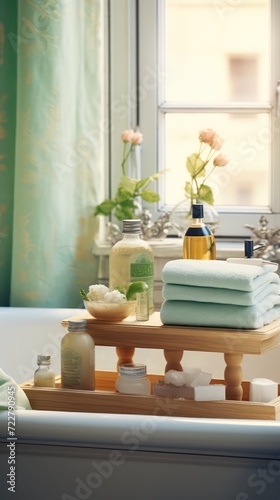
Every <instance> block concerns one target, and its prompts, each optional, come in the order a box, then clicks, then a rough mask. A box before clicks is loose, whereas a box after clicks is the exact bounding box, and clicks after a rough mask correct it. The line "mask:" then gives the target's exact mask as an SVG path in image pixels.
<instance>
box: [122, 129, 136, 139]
mask: <svg viewBox="0 0 280 500" xmlns="http://www.w3.org/2000/svg"><path fill="white" fill-rule="evenodd" d="M133 136H134V130H132V129H130V130H124V131H123V133H122V135H121V139H122V141H123V142H132V138H133Z"/></svg>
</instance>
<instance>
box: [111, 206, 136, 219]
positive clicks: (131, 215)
mask: <svg viewBox="0 0 280 500" xmlns="http://www.w3.org/2000/svg"><path fill="white" fill-rule="evenodd" d="M114 215H115V217H116V218H117V219H118V220H123V219H135V208H129V207H125V206H123V205H121V204H119V205H118V206H117V207H116V209H115V212H114Z"/></svg>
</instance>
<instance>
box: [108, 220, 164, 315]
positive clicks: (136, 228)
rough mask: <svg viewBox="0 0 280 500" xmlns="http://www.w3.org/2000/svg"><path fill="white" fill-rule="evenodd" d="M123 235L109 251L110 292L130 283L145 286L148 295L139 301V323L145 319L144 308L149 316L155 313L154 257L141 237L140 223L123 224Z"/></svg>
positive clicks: (134, 221) (127, 221)
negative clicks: (141, 318)
mask: <svg viewBox="0 0 280 500" xmlns="http://www.w3.org/2000/svg"><path fill="white" fill-rule="evenodd" d="M122 233H123V238H122V240H120V241H118V242H117V243H116V244H115V245H114V246H113V247H112V249H111V251H110V255H109V288H110V289H113V288H116V287H118V286H121V285H122V286H124V287H125V288H127V287H128V286H129V284H130V283H132V282H133V281H144V282H145V283H146V284H147V285H148V293H147V292H146V293H145V292H144V293H143V297H139V307H140V308H141V309H142V312H141V314H139V319H140V316H141V315H142V316H143V319H144V316H145V314H144V310H145V308H146V313H148V314H152V313H153V312H154V253H153V251H152V249H151V247H150V245H149V244H148V243H147V242H146V241H144V240H143V239H142V238H141V237H140V236H141V233H142V230H141V220H140V219H125V220H123V230H122ZM140 295H142V294H140ZM140 302H142V304H141V303H140ZM145 304H146V305H145ZM147 309H148V311H147ZM145 319H148V317H146V318H145Z"/></svg>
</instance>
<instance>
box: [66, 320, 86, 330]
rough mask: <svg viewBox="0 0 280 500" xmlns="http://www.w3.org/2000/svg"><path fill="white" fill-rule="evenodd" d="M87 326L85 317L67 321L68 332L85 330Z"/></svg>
mask: <svg viewBox="0 0 280 500" xmlns="http://www.w3.org/2000/svg"><path fill="white" fill-rule="evenodd" d="M86 326H87V320H86V319H76V320H71V319H70V320H69V321H68V331H69V332H85V331H86Z"/></svg>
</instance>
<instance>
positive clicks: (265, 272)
mask: <svg viewBox="0 0 280 500" xmlns="http://www.w3.org/2000/svg"><path fill="white" fill-rule="evenodd" d="M273 275H274V276H275V275H276V273H273V272H271V267H270V266H269V264H268V265H264V266H253V265H250V264H248V265H246V264H232V263H229V262H226V261H223V260H193V259H176V260H171V261H169V262H167V263H166V264H165V265H164V267H163V270H162V280H163V282H164V283H173V284H176V285H191V286H203V287H204V286H206V287H214V288H229V289H231V290H243V291H245V292H250V291H253V290H255V289H256V288H258V287H259V286H261V285H263V284H268V283H271V282H272V280H273Z"/></svg>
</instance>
